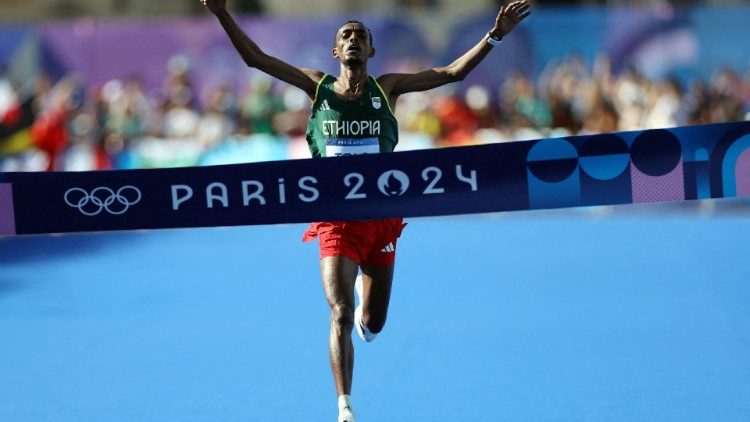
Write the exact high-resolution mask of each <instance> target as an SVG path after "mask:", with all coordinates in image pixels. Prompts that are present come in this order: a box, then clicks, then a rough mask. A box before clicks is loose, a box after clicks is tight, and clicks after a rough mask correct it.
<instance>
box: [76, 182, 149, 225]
mask: <svg viewBox="0 0 750 422" xmlns="http://www.w3.org/2000/svg"><path fill="white" fill-rule="evenodd" d="M140 200H141V191H140V190H138V188H136V187H135V186H130V185H126V186H123V187H121V188H120V189H118V190H117V192H115V191H114V190H112V189H110V188H107V187H98V188H95V189H94V190H92V191H91V193H89V192H87V191H86V190H85V189H82V188H70V189H68V190H67V191H66V192H65V203H66V204H68V205H69V206H71V207H73V208H78V211H80V212H81V214H83V215H87V216H89V217H92V216H95V215H98V214H100V213H101V212H102V211H107V212H108V213H110V214H112V215H121V214H124V213H125V212H126V211H127V210H128V209H129V208H130V207H131V206H132V205H135V204H137V203H138V202H140Z"/></svg>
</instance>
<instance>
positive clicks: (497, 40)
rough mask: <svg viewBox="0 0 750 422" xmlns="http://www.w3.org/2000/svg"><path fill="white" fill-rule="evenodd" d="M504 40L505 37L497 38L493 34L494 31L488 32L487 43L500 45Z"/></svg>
mask: <svg viewBox="0 0 750 422" xmlns="http://www.w3.org/2000/svg"><path fill="white" fill-rule="evenodd" d="M502 40H503V37H500V38H495V37H493V36H492V33H490V32H487V43H488V44H490V45H500V42H501V41H502Z"/></svg>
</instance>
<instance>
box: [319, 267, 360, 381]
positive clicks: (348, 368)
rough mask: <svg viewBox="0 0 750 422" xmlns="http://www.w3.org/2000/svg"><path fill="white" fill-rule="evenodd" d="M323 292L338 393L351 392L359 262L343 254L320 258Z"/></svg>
mask: <svg viewBox="0 0 750 422" xmlns="http://www.w3.org/2000/svg"><path fill="white" fill-rule="evenodd" d="M320 274H321V278H322V280H323V292H324V293H325V296H326V300H328V306H329V308H330V311H331V331H330V335H329V357H330V360H331V370H332V371H333V380H334V383H335V384H336V392H337V393H338V395H339V396H342V395H349V394H351V390H352V374H353V370H354V346H353V345H352V336H351V334H352V327H353V326H354V325H353V323H354V280H355V278H356V276H357V263H356V262H355V261H353V260H351V259H349V258H346V257H343V256H326V257H324V258H322V259H321V260H320Z"/></svg>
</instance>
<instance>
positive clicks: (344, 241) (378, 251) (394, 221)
mask: <svg viewBox="0 0 750 422" xmlns="http://www.w3.org/2000/svg"><path fill="white" fill-rule="evenodd" d="M404 227H406V224H404V220H403V219H402V218H388V219H383V220H366V221H333V222H319V223H312V224H310V226H309V227H308V228H307V230H305V234H304V235H303V236H302V241H303V242H309V241H311V240H313V239H315V238H316V237H317V238H318V242H319V243H320V258H321V259H323V258H324V257H326V256H345V257H347V258H349V259H351V260H352V261H355V262H356V263H357V264H360V265H361V264H370V265H378V266H389V265H393V264H394V263H395V262H396V240H397V239H398V238H399V236H401V231H402V230H403V229H404Z"/></svg>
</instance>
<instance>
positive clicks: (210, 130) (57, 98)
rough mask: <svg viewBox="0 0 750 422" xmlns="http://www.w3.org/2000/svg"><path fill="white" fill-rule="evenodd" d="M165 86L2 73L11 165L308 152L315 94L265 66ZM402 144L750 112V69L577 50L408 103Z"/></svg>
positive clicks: (177, 63) (3, 142)
mask: <svg viewBox="0 0 750 422" xmlns="http://www.w3.org/2000/svg"><path fill="white" fill-rule="evenodd" d="M165 74H166V78H165V80H164V84H163V87H162V88H161V89H159V90H157V91H156V92H149V93H147V92H146V90H144V88H143V86H142V84H141V83H140V82H139V80H138V79H137V78H135V77H134V78H130V79H127V80H111V81H109V82H107V83H105V84H102V85H96V86H90V85H87V84H86V83H85V82H84V81H83V80H81V79H79V78H77V77H76V76H75V75H68V76H66V77H63V78H62V79H59V80H56V81H53V80H52V79H51V78H49V77H44V76H42V77H40V78H38V81H37V82H36V84H35V86H34V87H33V88H32V89H30V90H28V92H26V93H24V92H23V90H22V89H21V88H20V87H19V86H17V85H16V84H14V83H13V81H10V80H8V79H7V78H0V128H2V132H0V171H43V170H68V171H77V170H95V169H125V168H144V167H165V166H183V165H205V164H223V163H232V162H249V161H267V160H274V159H287V158H307V157H308V156H309V155H308V152H307V145H306V142H305V139H304V135H305V129H306V124H307V117H308V116H309V112H310V104H311V102H310V100H309V99H308V98H307V97H306V96H305V94H304V93H303V92H301V91H299V90H297V89H295V88H292V87H290V86H288V85H286V84H284V83H279V82H276V81H274V80H272V79H270V78H269V77H267V76H266V75H264V74H262V73H257V72H254V71H248V82H247V83H246V84H244V86H245V87H244V88H241V89H237V88H236V87H234V86H229V85H223V86H222V85H219V86H214V87H209V88H207V89H205V90H203V91H202V92H199V91H198V90H197V89H196V87H195V86H194V84H193V82H192V81H191V73H190V68H189V66H188V65H187V62H186V61H184V60H182V59H180V58H179V57H176V58H174V59H173V60H172V61H170V65H169V67H168V69H167V71H166V72H165ZM396 117H397V119H398V121H399V123H400V147H399V149H400V150H406V149H420V148H432V147H446V146H458V145H472V144H479V143H491V142H506V141H514V140H525V139H539V138H548V137H559V136H568V135H576V134H590V133H601V132H613V131H625V130H640V129H647V128H661V127H673V126H682V125H694V124H704V123H719V122H730V121H739V120H749V119H750V70H749V71H747V72H746V73H745V74H744V75H743V74H742V73H740V72H737V71H735V70H732V69H729V68H724V69H716V71H715V72H714V74H713V75H712V76H711V77H710V78H709V79H708V80H700V79H694V80H690V81H687V82H685V81H680V80H678V79H676V78H675V79H669V78H668V79H664V80H649V79H647V78H645V77H644V76H643V75H641V74H639V72H637V71H636V70H633V69H631V70H627V71H624V72H621V73H619V74H614V73H613V72H612V71H611V69H610V66H609V63H608V60H607V59H606V58H605V57H602V58H599V59H598V60H596V61H595V62H594V63H587V62H586V61H585V60H583V59H582V58H581V57H577V56H570V57H566V58H563V59H561V60H559V61H558V62H555V63H550V64H549V65H548V66H547V67H546V69H544V71H543V72H541V74H540V75H539V76H538V77H536V78H534V79H530V78H529V77H527V76H525V75H521V74H512V75H509V76H508V77H507V78H506V80H505V82H504V83H503V84H502V85H501V86H498V87H493V88H492V89H490V88H488V87H485V86H480V85H474V86H464V85H462V84H453V85H450V86H446V87H443V88H440V89H437V90H433V91H429V92H425V93H412V94H407V95H403V96H402V97H401V98H399V101H398V103H397V105H396Z"/></svg>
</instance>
